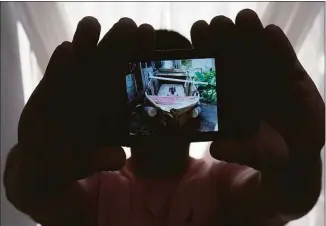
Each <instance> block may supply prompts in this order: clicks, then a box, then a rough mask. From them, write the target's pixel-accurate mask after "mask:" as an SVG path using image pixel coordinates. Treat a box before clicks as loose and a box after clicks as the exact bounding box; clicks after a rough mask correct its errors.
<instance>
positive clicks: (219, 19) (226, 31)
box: [209, 16, 235, 58]
mask: <svg viewBox="0 0 326 226" xmlns="http://www.w3.org/2000/svg"><path fill="white" fill-rule="evenodd" d="M234 27H235V26H234V23H233V22H232V20H231V19H230V18H228V17H225V16H216V17H214V18H213V19H212V20H211V22H210V25H209V34H210V37H211V45H212V47H213V48H214V49H215V50H216V51H215V54H217V55H220V56H221V58H223V57H224V58H225V57H227V56H226V54H229V52H228V50H230V47H231V46H232V42H233V37H232V36H233V33H234Z"/></svg>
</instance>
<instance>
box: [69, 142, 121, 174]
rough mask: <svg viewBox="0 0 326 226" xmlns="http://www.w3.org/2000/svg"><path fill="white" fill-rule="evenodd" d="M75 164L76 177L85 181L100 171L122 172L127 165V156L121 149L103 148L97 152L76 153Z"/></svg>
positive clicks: (73, 167)
mask: <svg viewBox="0 0 326 226" xmlns="http://www.w3.org/2000/svg"><path fill="white" fill-rule="evenodd" d="M77 151H78V150H77ZM73 162H74V164H72V165H71V170H72V171H73V172H74V177H75V178H77V179H83V178H85V177H87V176H89V175H91V174H93V173H95V172H98V171H116V170H120V169H121V168H122V167H123V166H124V165H125V162H126V154H125V152H124V150H123V149H122V148H121V147H102V148H99V149H97V150H95V151H94V150H93V151H88V152H83V153H80V152H78V153H76V152H75V155H74V159H73Z"/></svg>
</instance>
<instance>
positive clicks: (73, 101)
mask: <svg viewBox="0 0 326 226" xmlns="http://www.w3.org/2000/svg"><path fill="white" fill-rule="evenodd" d="M100 30H101V26H100V24H99V23H98V21H97V20H96V19H95V18H92V17H85V18H84V19H82V20H81V21H80V22H79V24H78V27H77V30H76V32H75V35H74V38H73V41H72V42H63V43H62V44H61V45H59V46H58V47H57V48H56V49H55V51H54V53H53V55H52V57H51V59H50V62H49V64H48V66H47V69H46V72H45V75H44V77H43V79H42V80H41V82H40V83H39V85H38V86H37V87H36V89H35V90H34V92H33V94H32V95H31V97H30V99H29V100H28V102H27V104H26V106H25V108H24V110H23V112H22V114H21V118H20V121H19V129H18V142H19V144H20V145H23V146H24V145H25V146H27V147H30V148H31V149H34V148H35V150H38V149H41V150H44V149H47V150H48V151H47V152H46V153H43V157H44V158H46V159H48V160H49V161H51V162H55V163H52V164H58V165H61V166H63V168H64V170H67V168H66V167H68V168H69V169H73V170H74V174H76V177H78V178H81V177H85V176H87V175H88V174H89V173H92V172H93V171H96V170H117V169H120V168H121V167H122V166H123V165H124V163H125V153H124V151H123V149H122V148H121V147H120V146H119V144H117V143H116V142H119V141H118V140H117V139H118V138H119V136H121V134H122V133H123V132H124V127H123V125H124V123H123V121H124V120H125V118H124V115H125V104H126V99H125V98H126V97H125V95H126V92H125V72H126V68H127V60H128V59H129V58H130V57H131V55H133V56H135V55H137V54H138V55H140V54H147V53H149V52H150V51H152V50H153V43H154V36H155V33H154V29H153V28H152V27H151V26H150V25H141V26H140V27H138V28H137V25H136V24H135V23H134V21H132V20H131V19H128V18H122V19H120V20H119V22H117V23H116V24H115V25H114V26H113V27H112V28H111V29H110V30H109V31H108V32H107V33H106V35H105V36H104V37H103V39H102V40H101V41H100V42H99V43H98V40H99V37H100ZM111 143H115V145H117V146H114V147H113V146H112V147H109V148H107V149H103V145H107V144H111ZM95 149H98V150H97V151H96V150H95ZM44 152H45V151H44ZM44 155H46V157H45V156H44ZM77 174H78V175H77Z"/></svg>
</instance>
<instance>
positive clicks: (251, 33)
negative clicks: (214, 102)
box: [191, 10, 325, 171]
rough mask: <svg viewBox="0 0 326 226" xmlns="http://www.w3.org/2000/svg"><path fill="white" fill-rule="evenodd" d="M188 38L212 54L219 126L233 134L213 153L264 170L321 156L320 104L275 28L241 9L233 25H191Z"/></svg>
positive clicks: (219, 20) (217, 21)
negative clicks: (213, 56)
mask: <svg viewBox="0 0 326 226" xmlns="http://www.w3.org/2000/svg"><path fill="white" fill-rule="evenodd" d="M191 36H192V41H193V45H194V47H195V49H197V50H199V51H208V50H210V49H212V50H213V54H214V55H215V56H216V74H217V87H218V88H217V92H218V94H219V103H220V107H221V111H222V112H221V114H222V124H221V125H219V126H221V127H220V128H221V130H224V131H225V132H226V134H227V135H231V136H230V137H229V138H226V139H220V140H217V141H214V142H213V143H212V144H211V147H210V152H211V155H212V156H213V157H214V158H216V159H219V160H224V161H227V162H234V163H239V164H243V165H248V166H250V167H253V168H255V169H258V170H261V171H266V170H267V171H271V170H276V169H279V168H282V167H283V166H285V165H288V163H289V162H292V161H302V162H301V163H304V162H307V163H308V162H309V161H310V160H313V159H317V160H318V158H320V151H321V149H322V147H323V145H324V142H325V133H324V131H325V119H324V116H325V104H324V102H323V100H322V98H321V96H320V94H319V92H318V90H317V88H316V86H315V84H314V83H313V81H312V80H311V78H310V77H309V75H308V74H307V72H306V71H305V70H304V68H303V67H302V65H301V64H300V62H299V61H298V59H297V56H296V54H295V52H294V50H293V48H292V46H291V44H290V42H289V40H288V39H287V37H286V35H285V34H284V33H283V31H282V30H281V29H280V28H279V27H278V26H275V25H269V26H267V27H265V28H264V27H263V25H262V23H261V21H260V20H259V18H258V16H257V14H256V13H255V12H253V11H251V10H242V11H241V12H239V13H238V15H237V17H236V20H235V23H233V22H232V21H231V20H230V19H229V18H227V17H224V16H217V17H215V18H214V19H213V20H212V21H211V23H210V24H209V25H208V24H207V23H206V22H205V21H198V22H196V23H195V24H194V25H193V27H192V30H191ZM256 125H258V126H257V128H258V129H257V130H255V126H256ZM255 131H256V132H255Z"/></svg>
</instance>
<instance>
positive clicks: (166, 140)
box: [131, 30, 192, 177]
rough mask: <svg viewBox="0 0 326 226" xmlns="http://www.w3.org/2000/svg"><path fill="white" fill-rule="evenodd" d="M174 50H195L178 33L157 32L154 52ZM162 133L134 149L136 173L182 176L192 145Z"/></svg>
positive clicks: (133, 159) (150, 175) (132, 158)
mask: <svg viewBox="0 0 326 226" xmlns="http://www.w3.org/2000/svg"><path fill="white" fill-rule="evenodd" d="M175 49H192V45H191V42H190V41H189V40H188V39H187V38H185V37H184V36H182V35H181V34H179V33H178V32H175V31H169V30H157V31H156V40H155V50H175ZM174 92H175V89H174V90H173V93H174ZM167 132H169V131H167ZM160 134H162V135H157V134H156V135H154V136H153V139H150V140H148V141H146V142H145V141H144V142H139V143H138V144H135V145H133V146H132V147H131V155H132V157H131V163H132V166H133V167H134V171H135V172H137V173H139V174H141V175H144V176H149V177H168V176H175V175H179V173H180V172H181V171H183V169H184V168H185V166H186V165H187V162H188V159H189V145H190V144H189V142H185V141H182V140H181V139H180V138H179V139H178V138H177V137H173V136H168V134H166V135H167V136H165V135H164V134H165V133H160Z"/></svg>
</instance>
